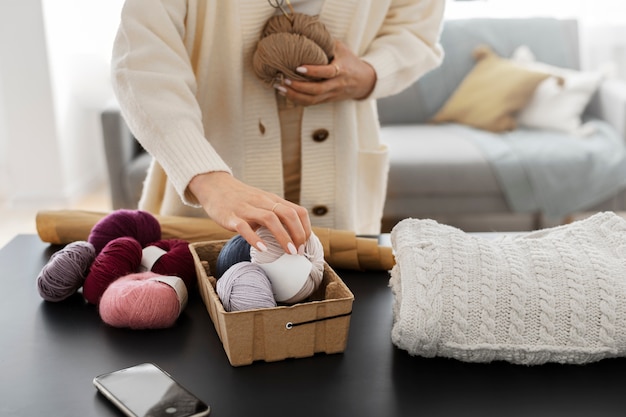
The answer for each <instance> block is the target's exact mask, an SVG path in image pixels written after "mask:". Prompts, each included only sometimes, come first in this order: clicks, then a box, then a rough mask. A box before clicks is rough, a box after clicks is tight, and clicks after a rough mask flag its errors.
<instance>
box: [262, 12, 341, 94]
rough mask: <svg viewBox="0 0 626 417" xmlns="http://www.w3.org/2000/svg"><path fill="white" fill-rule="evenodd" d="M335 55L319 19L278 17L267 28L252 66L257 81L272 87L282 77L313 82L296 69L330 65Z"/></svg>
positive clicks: (299, 16)
mask: <svg viewBox="0 0 626 417" xmlns="http://www.w3.org/2000/svg"><path fill="white" fill-rule="evenodd" d="M334 53H335V52H334V40H333V37H332V36H331V34H330V33H329V32H328V30H327V29H326V27H325V26H324V24H322V23H321V22H320V21H319V19H318V18H317V16H309V15H306V14H302V13H293V14H290V15H289V16H285V15H277V16H273V17H271V18H270V19H269V20H268V21H267V23H266V24H265V27H264V29H263V32H262V35H261V40H259V42H258V43H257V47H256V50H255V52H254V55H253V58H252V64H253V68H254V72H255V74H256V75H257V77H259V78H260V79H261V80H263V81H264V82H265V83H267V84H269V85H272V84H274V83H276V82H281V81H282V77H287V78H289V79H292V80H298V81H312V80H313V81H314V80H316V79H315V78H312V77H309V76H306V75H305V74H300V73H298V72H296V68H297V67H299V66H301V65H328V63H330V61H332V59H333V57H334Z"/></svg>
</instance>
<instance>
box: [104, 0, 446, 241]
mask: <svg viewBox="0 0 626 417" xmlns="http://www.w3.org/2000/svg"><path fill="white" fill-rule="evenodd" d="M444 4H445V0H299V1H297V0H291V6H293V9H294V10H295V12H299V13H307V14H311V15H319V20H320V21H321V22H322V23H323V24H324V25H325V27H326V29H327V30H328V31H329V32H330V34H331V35H332V37H333V39H334V40H335V54H334V58H333V60H332V61H331V62H330V63H329V64H328V65H300V66H299V67H298V68H297V71H298V72H299V73H301V74H306V75H308V76H311V77H315V78H316V79H318V80H317V81H308V82H307V81H296V80H290V79H289V78H287V79H285V80H284V81H283V82H282V83H276V84H274V85H273V86H272V85H270V86H268V85H267V84H266V83H264V82H262V81H261V80H260V79H259V78H258V77H257V76H256V75H255V73H254V71H253V65H252V61H253V59H252V57H253V54H254V51H255V48H256V46H257V43H258V41H259V37H260V34H261V31H262V29H263V27H264V25H265V23H266V21H267V20H268V19H269V18H270V17H272V16H273V15H275V14H276V13H284V12H287V13H290V9H289V7H288V6H290V4H289V2H288V1H285V0H271V1H270V2H268V1H266V0H239V1H235V0H126V3H125V5H124V8H123V11H122V18H121V23H120V27H119V31H118V35H117V38H116V41H115V46H114V51H113V61H112V79H113V85H114V90H115V92H116V95H117V98H118V100H119V103H120V106H121V110H122V114H123V115H124V118H125V119H126V121H127V123H128V125H129V127H130V129H131V131H132V132H133V133H134V135H135V136H136V137H137V139H138V140H139V141H140V142H141V144H142V145H143V146H144V147H145V149H146V150H147V151H148V152H149V153H150V154H152V155H153V157H154V161H153V164H152V166H151V168H150V170H149V172H148V177H147V179H146V183H145V185H144V192H143V195H142V199H141V201H140V208H141V209H144V210H148V211H151V212H154V213H158V214H165V215H182V216H202V215H207V214H208V216H210V217H211V218H212V219H213V220H215V221H216V222H217V223H218V224H220V225H222V226H223V227H225V228H226V229H229V230H232V231H235V232H237V233H239V234H241V235H242V236H243V237H244V238H245V239H246V240H247V241H248V242H249V243H250V244H251V245H253V246H255V247H256V248H257V249H259V250H261V251H263V250H265V249H266V247H265V245H264V244H263V242H262V241H261V240H260V238H259V237H258V236H257V235H256V233H254V230H256V229H257V228H258V227H260V226H266V227H267V228H268V229H270V231H271V232H272V233H273V235H274V236H275V237H276V239H277V241H278V242H279V243H280V244H281V245H282V246H283V248H284V249H285V251H286V252H290V253H296V252H299V251H300V252H301V251H302V248H303V245H304V243H305V242H306V239H307V238H308V236H309V235H310V233H311V224H313V225H315V226H319V227H329V228H336V229H346V230H352V231H354V232H356V233H359V234H375V233H379V231H380V222H381V218H382V210H383V205H384V198H385V191H386V181H387V171H388V160H387V150H386V147H385V146H384V144H381V143H380V140H379V135H378V129H379V125H378V121H377V113H376V102H375V99H377V98H380V97H384V96H388V95H392V94H395V93H398V92H399V91H401V90H402V89H404V88H406V87H408V86H409V85H410V84H411V83H413V82H414V81H415V80H416V79H417V78H419V77H420V76H421V75H423V74H424V73H426V72H427V71H429V70H431V69H432V68H434V67H436V66H437V65H438V64H439V63H440V62H441V59H442V55H443V52H442V50H441V48H440V45H439V43H438V42H439V34H440V30H441V22H442V19H443V10H444ZM277 6H280V8H278V7H277Z"/></svg>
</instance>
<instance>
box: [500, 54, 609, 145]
mask: <svg viewBox="0 0 626 417" xmlns="http://www.w3.org/2000/svg"><path fill="white" fill-rule="evenodd" d="M511 59H512V60H513V61H515V62H517V63H520V64H523V65H526V66H528V67H529V68H532V69H534V70H537V71H544V72H548V73H550V74H553V75H555V76H558V77H561V78H562V79H563V83H562V84H559V80H558V79H556V78H554V77H550V78H547V79H546V80H544V81H543V82H542V83H541V84H539V86H538V87H537V89H536V90H535V93H534V95H533V98H532V99H531V101H530V102H529V103H528V105H527V106H526V107H525V108H524V109H522V110H521V111H520V112H519V113H518V115H517V123H518V125H519V126H525V127H530V128H537V129H551V130H556V131H562V132H566V133H571V134H575V135H580V136H582V135H584V134H585V131H586V129H584V128H583V127H582V121H581V116H582V113H583V111H584V110H585V107H586V106H587V104H588V103H589V101H590V100H591V97H592V95H593V94H594V93H595V91H596V90H597V89H598V86H599V85H600V82H601V81H602V79H603V78H604V75H603V73H602V72H591V71H590V72H585V71H576V70H573V69H568V68H559V67H555V66H552V65H548V64H545V63H542V62H537V61H536V60H535V56H534V55H533V53H532V51H531V50H530V48H528V47H527V46H526V45H522V46H520V47H518V48H517V49H516V50H515V51H514V52H513V56H512V57H511Z"/></svg>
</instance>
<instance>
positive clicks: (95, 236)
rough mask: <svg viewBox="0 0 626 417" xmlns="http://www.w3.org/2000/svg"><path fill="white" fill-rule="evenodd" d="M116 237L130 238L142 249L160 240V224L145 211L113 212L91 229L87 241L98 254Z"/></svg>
mask: <svg viewBox="0 0 626 417" xmlns="http://www.w3.org/2000/svg"><path fill="white" fill-rule="evenodd" d="M118 237H132V238H134V239H135V240H137V241H138V242H139V244H140V245H141V247H144V246H146V245H147V244H148V243H150V242H154V241H156V240H159V239H161V224H160V223H159V221H158V220H157V219H156V217H154V216H153V215H152V214H150V213H148V212H147V211H143V210H128V209H121V210H115V211H113V212H112V213H109V214H108V215H106V216H104V217H103V218H102V219H100V221H98V222H97V223H96V224H95V225H94V226H93V227H92V228H91V231H90V233H89V237H88V238H87V241H88V242H89V243H91V244H92V245H93V246H94V248H96V253H100V251H101V250H102V249H103V248H104V246H105V245H106V244H107V243H109V242H110V241H112V240H113V239H116V238H118Z"/></svg>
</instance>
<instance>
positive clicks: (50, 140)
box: [0, 0, 123, 208]
mask: <svg viewBox="0 0 626 417" xmlns="http://www.w3.org/2000/svg"><path fill="white" fill-rule="evenodd" d="M122 3H123V0H107V1H105V2H84V1H81V0H2V1H0V204H4V205H8V206H17V207H20V206H29V207H30V206H38V207H42V208H43V207H52V206H54V207H59V206H64V205H66V204H69V203H70V202H71V201H72V200H74V199H77V198H80V197H81V196H83V195H84V194H85V193H86V192H87V191H90V190H92V189H93V188H94V187H100V186H101V185H102V184H105V181H106V168H105V160H104V150H103V147H102V137H101V131H100V119H99V116H100V110H101V109H102V108H103V107H104V106H105V105H106V103H107V102H108V101H109V100H111V99H112V98H113V93H112V91H111V87H110V81H109V62H110V53H111V46H112V42H113V38H114V36H115V30H116V29H117V24H118V21H119V11H120V9H121V6H122Z"/></svg>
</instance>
